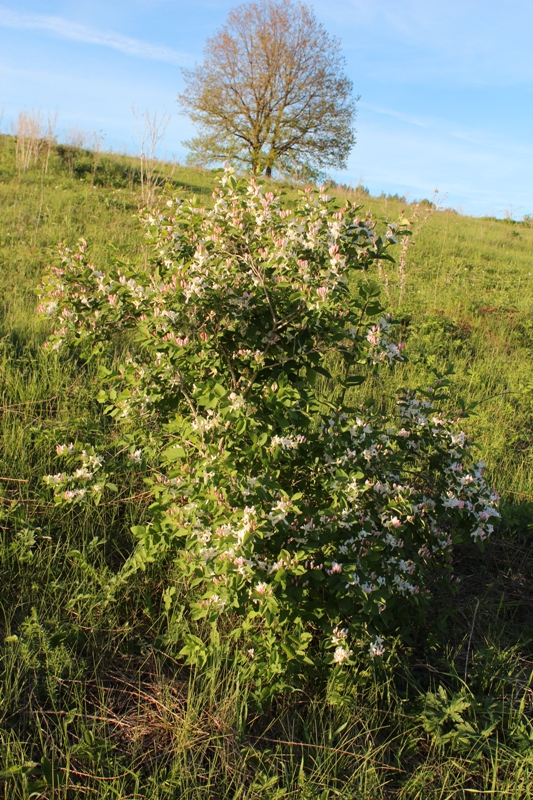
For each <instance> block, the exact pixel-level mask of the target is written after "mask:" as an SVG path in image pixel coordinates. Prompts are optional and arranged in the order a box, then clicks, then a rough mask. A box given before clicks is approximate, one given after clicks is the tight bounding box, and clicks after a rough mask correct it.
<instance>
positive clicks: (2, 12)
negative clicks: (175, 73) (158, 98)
mask: <svg viewBox="0 0 533 800" xmlns="http://www.w3.org/2000/svg"><path fill="white" fill-rule="evenodd" d="M0 26H3V27H5V28H17V29H30V28H33V29H37V30H44V31H49V32H50V33H53V34H56V36H61V37H62V38H64V39H71V40H73V41H76V42H86V43H87V44H97V45H101V46H102V47H111V48H112V49H113V50H119V51H120V52H122V53H126V54H127V55H130V56H135V57H137V58H147V59H150V60H153V61H165V62H167V63H169V64H177V65H178V66H183V65H185V64H189V63H191V61H192V60H193V59H192V56H190V55H188V54H186V53H179V52H177V51H176V50H172V48H170V47H164V46H161V45H154V44H150V43H148V42H143V41H141V40H140V39H133V38H131V37H129V36H122V34H120V33H113V32H112V31H101V30H98V29H97V28H89V27H88V26H87V25H80V24H79V23H76V22H69V20H67V19H63V18H62V17H52V16H49V15H48V14H19V13H18V12H17V11H12V10H11V9H9V8H6V7H5V6H0Z"/></svg>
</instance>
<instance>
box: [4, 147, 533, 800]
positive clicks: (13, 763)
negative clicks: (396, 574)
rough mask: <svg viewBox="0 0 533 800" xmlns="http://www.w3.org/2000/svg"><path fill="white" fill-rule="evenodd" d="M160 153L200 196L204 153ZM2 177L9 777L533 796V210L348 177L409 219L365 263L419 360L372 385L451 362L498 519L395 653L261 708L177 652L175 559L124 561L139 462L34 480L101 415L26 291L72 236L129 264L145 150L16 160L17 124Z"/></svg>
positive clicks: (142, 257)
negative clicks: (339, 682)
mask: <svg viewBox="0 0 533 800" xmlns="http://www.w3.org/2000/svg"><path fill="white" fill-rule="evenodd" d="M159 169H160V171H161V175H162V177H163V178H165V177H166V178H168V183H169V184H171V186H172V188H173V189H174V190H175V191H178V192H184V193H187V194H191V193H196V194H197V195H200V196H202V197H205V202H206V203H209V201H210V192H211V189H212V187H213V185H214V181H215V176H214V175H213V174H212V173H209V172H204V171H201V170H192V169H185V168H176V169H174V170H173V171H172V170H171V168H170V166H169V165H161V166H160V168H159ZM0 181H1V184H0V197H1V206H0V214H1V225H0V376H1V384H0V385H1V387H2V388H1V391H2V397H1V399H0V412H1V419H0V426H1V427H0V437H1V445H0V531H1V535H2V538H1V541H0V579H1V586H2V593H1V597H0V643H1V644H0V648H1V652H2V655H1V660H0V673H1V688H0V758H1V766H0V774H1V777H0V794H1V792H3V793H4V795H3V796H4V797H6V798H13V799H15V798H17V799H18V798H28V799H29V798H30V797H46V798H65V799H66V798H68V799H69V800H70V798H85V797H87V798H88V797H102V798H117V797H119V798H125V797H142V798H144V797H146V798H169V797H171V798H213V800H215V799H216V800H219V798H220V799H221V798H227V800H230V799H231V800H237V798H239V799H241V800H244V798H266V800H274V798H285V797H286V798H289V797H290V798H298V799H299V800H307V799H308V798H309V799H310V798H321V799H322V800H326V799H327V800H329V798H339V797H340V798H346V800H347V799H348V798H372V800H374V798H393V797H394V798H424V799H426V798H463V797H464V798H467V797H474V796H477V797H499V796H502V797H512V798H517V799H518V798H527V797H531V796H533V789H532V788H531V787H532V786H533V725H532V713H533V709H532V697H533V695H532V689H531V680H532V678H533V647H532V644H533V643H532V637H533V605H532V603H531V600H532V599H533V597H532V594H531V591H532V590H531V586H532V577H533V557H532V553H531V545H530V538H531V529H532V524H533V457H532V456H533V437H532V436H531V431H532V429H533V412H532V402H531V393H532V389H533V361H532V353H533V322H532V315H531V310H532V305H533V284H532V276H531V273H532V272H533V229H532V227H531V226H530V225H529V224H526V223H519V222H513V221H510V220H495V219H473V218H469V217H463V216H460V215H458V214H456V213H454V212H452V211H434V213H430V212H432V211H433V209H431V207H430V206H429V204H427V203H422V204H420V206H419V207H414V206H411V207H406V206H405V205H402V204H401V202H400V201H399V200H398V199H387V198H371V197H368V196H367V195H365V194H362V193H361V196H360V199H361V202H362V204H363V205H364V210H365V211H366V210H368V211H370V212H371V213H372V215H373V216H375V217H377V218H378V219H380V220H384V219H395V218H397V217H398V215H399V214H400V212H401V211H403V213H404V214H405V215H406V216H407V217H408V218H409V219H411V220H413V222H414V231H415V236H414V245H412V246H409V247H408V248H407V249H406V251H405V252H404V253H403V255H402V258H401V259H399V264H398V265H396V266H394V265H393V266H392V267H390V265H388V266H387V274H385V273H384V272H383V270H380V271H378V270H377V269H376V275H375V277H376V280H379V281H381V282H382V284H383V287H384V288H383V291H384V296H385V297H387V295H388V303H389V306H390V308H391V310H392V311H393V312H394V314H395V315H396V316H397V318H399V319H400V320H401V323H402V326H403V333H402V338H403V339H404V341H405V342H406V352H407V355H408V359H409V360H408V363H407V364H405V365H404V366H402V367H401V368H397V369H396V370H395V371H394V372H391V373H390V375H389V377H388V378H387V379H386V381H382V382H381V383H379V384H378V383H368V384H367V385H365V387H364V392H366V393H367V394H368V393H372V394H373V396H374V397H375V398H376V400H377V401H378V402H380V403H382V404H384V405H386V404H387V403H388V402H390V401H389V398H391V397H392V396H393V395H394V391H395V389H396V388H397V387H399V386H402V385H407V384H409V385H421V386H424V385H426V384H427V383H428V381H429V380H430V376H431V374H432V370H433V369H441V370H442V369H443V368H444V367H445V366H446V364H447V363H448V362H452V363H453V365H454V367H455V372H456V379H455V382H456V392H457V395H458V396H459V395H461V396H463V397H464V398H465V400H466V401H467V402H468V403H474V402H475V403H477V404H478V405H477V408H476V413H475V414H474V415H473V416H472V417H471V418H470V420H469V421H468V424H469V426H470V428H471V430H472V431H473V433H474V434H475V435H476V438H477V441H478V443H479V447H480V457H482V458H483V459H484V460H485V461H486V462H487V465H488V471H489V473H490V478H491V481H492V483H493V485H494V486H495V488H496V489H497V490H498V491H499V492H500V494H501V495H502V497H503V501H504V502H503V506H502V513H503V517H502V523H501V525H500V528H499V530H498V531H497V534H496V535H495V537H494V539H493V541H492V542H491V543H490V544H489V545H488V546H487V547H486V549H485V551H484V553H483V554H480V553H479V552H478V551H477V550H476V549H472V548H470V547H463V548H462V550H461V551H460V553H459V554H458V557H457V560H456V564H455V565H454V569H455V573H456V575H457V576H458V577H459V579H460V582H459V583H458V584H457V587H458V588H457V589H456V591H455V593H452V592H451V591H449V590H447V589H443V590H439V591H438V592H437V594H436V596H435V598H434V601H433V602H434V605H433V607H432V609H431V613H430V615H429V617H428V620H427V624H426V626H425V627H422V628H420V626H418V627H415V626H413V632H412V641H411V643H410V644H409V646H406V647H404V648H403V649H402V650H401V651H398V652H397V653H396V654H394V656H393V657H391V659H390V661H389V662H388V664H382V665H379V664H375V665H374V667H373V668H371V669H368V670H364V671H363V670H359V671H354V672H353V674H350V675H349V676H348V677H347V679H346V684H345V686H344V687H343V689H342V692H339V691H338V688H337V689H336V690H335V691H333V689H332V688H331V687H330V688H329V689H328V687H322V688H320V689H317V688H316V687H315V688H313V687H308V689H307V691H305V692H302V693H298V694H295V695H292V696H289V697H287V698H285V699H284V700H283V701H280V702H279V703H278V704H277V705H274V706H272V707H269V708H265V709H262V710H261V711H259V710H257V709H255V708H254V707H253V706H252V705H251V704H249V703H248V694H247V676H246V674H241V673H236V672H235V670H233V669H229V668H228V667H227V665H226V664H225V663H224V661H223V659H219V660H218V661H214V662H213V663H211V664H210V665H209V668H208V669H206V670H204V671H203V672H202V673H197V672H194V671H190V670H189V669H186V668H184V667H183V666H182V664H181V662H180V659H179V655H178V654H179V651H180V649H181V644H180V640H179V630H177V631H174V632H172V631H169V629H168V625H167V620H166V617H165V614H164V608H163V606H162V599H161V587H162V572H161V570H163V569H165V568H170V567H165V565H162V566H160V567H158V568H157V569H156V568H155V567H154V568H153V569H152V570H151V571H148V572H147V573H142V574H139V575H138V576H136V577H134V578H132V579H130V580H129V581H128V582H127V583H124V584H123V585H122V584H121V583H120V580H119V579H117V575H118V574H119V570H120V567H121V565H122V564H123V563H124V561H125V559H126V558H127V557H128V555H129V554H130V553H131V550H132V546H133V543H132V537H131V534H130V527H131V525H133V524H136V523H138V522H139V521H141V520H142V518H143V514H144V513H145V511H146V507H145V506H146V502H147V500H146V496H145V494H144V493H143V486H142V483H141V484H139V483H138V482H136V479H135V476H132V482H131V486H129V487H127V491H124V492H122V493H121V494H118V495H117V496H116V497H114V498H111V499H108V500H106V502H104V503H103V504H102V505H100V506H98V507H94V508H84V509H82V510H80V509H73V510H65V509H64V508H60V507H55V506H54V505H53V503H52V502H51V498H50V494H49V492H48V491H47V489H46V487H45V486H44V484H43V482H42V476H43V475H44V474H47V473H50V472H53V471H54V467H55V464H54V459H53V455H54V452H55V451H54V448H55V445H56V444H58V443H60V442H64V441H70V440H73V439H75V438H80V439H83V440H84V441H94V442H95V443H98V442H99V441H103V440H104V439H105V435H106V428H105V426H106V421H105V419H103V417H102V414H101V408H100V406H98V404H97V403H96V402H95V399H94V398H95V395H96V394H97V392H96V391H95V385H96V384H97V380H98V379H97V377H96V376H97V366H98V365H97V364H96V363H91V364H89V365H87V364H84V363H82V362H80V361H79V360H78V358H77V357H76V355H75V354H72V355H70V356H65V357H63V358H62V359H60V360H56V359H50V357H48V356H47V355H46V353H45V352H44V350H43V348H42V343H43V342H44V340H45V338H46V334H47V328H46V323H45V322H43V321H42V320H41V319H40V318H39V317H38V315H37V314H36V310H35V309H36V298H35V291H34V290H35V287H36V286H37V284H38V283H39V280H40V275H41V273H42V270H43V268H44V267H45V265H46V264H48V263H49V262H50V261H51V260H52V259H53V254H54V249H55V247H56V245H57V243H58V242H59V241H62V242H67V243H70V244H74V243H75V242H76V240H77V239H78V238H79V237H84V238H85V239H87V241H88V242H89V244H90V247H91V252H92V260H93V262H95V263H97V264H99V265H102V267H103V268H105V265H106V264H108V263H110V261H112V260H113V259H116V258H123V259H126V260H128V261H130V262H132V263H134V264H138V266H139V268H142V266H143V264H144V263H145V261H146V257H147V253H146V251H145V247H144V244H143V240H142V236H141V231H140V228H139V227H138V225H137V222H136V219H135V214H136V210H137V208H138V206H139V205H140V203H141V199H142V198H141V194H142V191H143V185H142V184H141V175H140V169H139V164H138V162H135V161H134V160H133V159H128V158H126V157H120V156H111V155H102V156H100V157H99V159H96V160H95V155H94V154H92V153H91V152H90V151H80V150H75V149H72V148H71V149H70V150H69V149H68V148H56V149H54V150H53V151H52V152H51V155H50V160H49V163H48V168H47V170H46V169H45V162H44V159H43V160H42V161H40V162H38V163H37V164H35V165H33V166H32V167H30V169H29V170H27V171H22V172H19V170H18V169H17V165H16V160H15V142H14V140H13V139H12V138H11V137H1V138H0ZM144 188H145V187H144ZM286 189H287V202H290V199H291V197H293V196H294V194H295V190H294V189H292V188H291V187H286ZM335 193H336V194H337V195H338V196H339V197H340V198H342V197H343V196H345V195H346V192H345V191H344V190H341V189H338V190H336V192H335ZM348 194H349V195H350V197H354V196H357V192H352V193H348ZM333 388H334V387H332V389H333ZM110 586H111V587H113V593H114V601H113V602H109V600H108V599H106V598H108V597H109V587H110Z"/></svg>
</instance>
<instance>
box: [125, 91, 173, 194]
mask: <svg viewBox="0 0 533 800" xmlns="http://www.w3.org/2000/svg"><path fill="white" fill-rule="evenodd" d="M131 110H132V112H133V116H134V117H135V132H136V134H137V142H138V145H139V146H140V161H141V202H142V204H143V205H147V206H151V205H153V203H154V200H155V197H156V194H157V190H158V189H160V188H161V186H163V185H164V184H165V182H166V181H167V180H168V178H169V177H170V176H171V175H172V173H173V171H174V169H175V165H174V166H173V168H172V169H171V172H170V176H169V175H167V176H165V177H163V176H162V175H161V173H160V172H159V171H158V167H159V166H160V162H159V161H158V160H157V157H156V156H157V149H158V147H159V145H160V144H161V143H162V141H163V140H164V138H165V135H166V131H167V128H168V126H169V123H170V114H166V113H163V114H162V115H160V116H158V114H157V111H154V112H153V113H151V112H150V111H148V110H146V111H143V113H142V114H140V115H139V114H138V113H137V111H136V109H135V106H132V109H131Z"/></svg>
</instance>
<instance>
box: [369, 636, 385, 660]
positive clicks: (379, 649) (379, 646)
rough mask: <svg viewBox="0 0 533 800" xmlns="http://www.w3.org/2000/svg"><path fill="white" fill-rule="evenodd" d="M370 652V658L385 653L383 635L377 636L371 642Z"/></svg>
mask: <svg viewBox="0 0 533 800" xmlns="http://www.w3.org/2000/svg"><path fill="white" fill-rule="evenodd" d="M368 652H369V654H370V658H376V657H378V656H382V655H383V654H384V652H385V648H384V647H383V639H382V638H381V636H376V638H375V639H374V641H373V642H370V647H369V648H368Z"/></svg>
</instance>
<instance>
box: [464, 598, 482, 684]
mask: <svg viewBox="0 0 533 800" xmlns="http://www.w3.org/2000/svg"><path fill="white" fill-rule="evenodd" d="M478 608H479V598H478V600H477V603H476V608H475V610H474V616H473V617H472V627H471V628H470V636H469V637H468V647H467V648H466V664H465V683H466V680H467V679H468V659H469V657H470V645H471V644H472V636H473V635H474V625H475V624H476V614H477V610H478Z"/></svg>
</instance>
